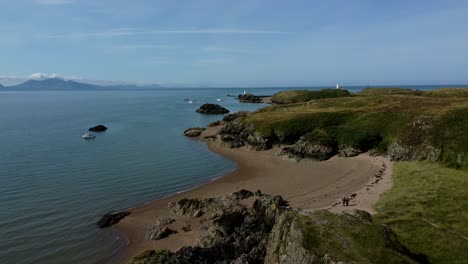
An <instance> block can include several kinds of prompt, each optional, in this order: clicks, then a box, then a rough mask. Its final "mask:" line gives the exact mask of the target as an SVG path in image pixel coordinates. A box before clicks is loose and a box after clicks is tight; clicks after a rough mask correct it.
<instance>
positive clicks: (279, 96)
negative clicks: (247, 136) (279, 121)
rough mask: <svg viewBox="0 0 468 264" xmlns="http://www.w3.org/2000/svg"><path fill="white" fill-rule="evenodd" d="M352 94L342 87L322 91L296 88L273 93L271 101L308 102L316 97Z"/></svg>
mask: <svg viewBox="0 0 468 264" xmlns="http://www.w3.org/2000/svg"><path fill="white" fill-rule="evenodd" d="M348 96H351V94H350V93H349V92H348V91H346V90H340V89H324V90H320V91H311V90H296V91H284V92H279V93H276V94H274V95H273V97H272V98H271V101H272V102H273V103H274V104H293V103H300V102H308V101H310V100H315V99H324V98H336V97H348Z"/></svg>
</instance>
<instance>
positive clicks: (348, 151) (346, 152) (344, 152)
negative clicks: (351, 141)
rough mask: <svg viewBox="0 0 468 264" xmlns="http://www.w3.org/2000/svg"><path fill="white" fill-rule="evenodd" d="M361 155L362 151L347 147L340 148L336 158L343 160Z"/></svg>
mask: <svg viewBox="0 0 468 264" xmlns="http://www.w3.org/2000/svg"><path fill="white" fill-rule="evenodd" d="M361 153H362V151H361V150H359V149H356V148H353V147H349V146H340V148H339V150H338V157H343V158H347V157H355V156H357V155H359V154H361Z"/></svg>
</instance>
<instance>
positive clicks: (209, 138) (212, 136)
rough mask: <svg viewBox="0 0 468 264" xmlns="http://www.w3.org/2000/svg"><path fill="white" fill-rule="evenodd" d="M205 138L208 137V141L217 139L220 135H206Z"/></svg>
mask: <svg viewBox="0 0 468 264" xmlns="http://www.w3.org/2000/svg"><path fill="white" fill-rule="evenodd" d="M203 138H204V139H207V140H208V141H216V139H217V138H218V137H217V136H216V135H211V136H205V137H203Z"/></svg>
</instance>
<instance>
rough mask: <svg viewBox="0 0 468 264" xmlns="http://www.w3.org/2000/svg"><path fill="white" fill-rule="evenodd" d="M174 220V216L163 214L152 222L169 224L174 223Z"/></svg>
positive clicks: (158, 224)
mask: <svg viewBox="0 0 468 264" xmlns="http://www.w3.org/2000/svg"><path fill="white" fill-rule="evenodd" d="M175 221H176V220H175V219H174V218H171V217H165V216H163V217H161V218H159V219H156V221H154V224H155V225H157V226H163V225H170V224H172V223H174V222H175Z"/></svg>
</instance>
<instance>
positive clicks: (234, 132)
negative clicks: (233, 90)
mask: <svg viewBox="0 0 468 264" xmlns="http://www.w3.org/2000/svg"><path fill="white" fill-rule="evenodd" d="M243 118H244V117H235V118H234V119H233V121H230V122H225V123H224V125H223V126H222V127H221V129H220V130H219V135H220V139H221V142H220V146H221V147H227V148H238V147H241V146H247V147H248V148H249V149H251V150H267V149H270V148H271V147H272V140H271V139H270V138H268V137H264V136H263V135H262V134H260V133H258V132H256V131H255V129H254V128H253V127H252V125H247V126H246V125H245V124H244V123H243V122H242V119H243Z"/></svg>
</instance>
